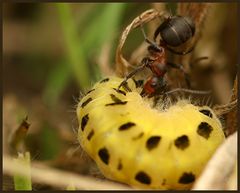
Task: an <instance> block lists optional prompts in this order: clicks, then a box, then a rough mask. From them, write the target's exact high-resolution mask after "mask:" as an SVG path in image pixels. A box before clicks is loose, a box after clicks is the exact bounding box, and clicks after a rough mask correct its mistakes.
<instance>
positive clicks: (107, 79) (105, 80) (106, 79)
mask: <svg viewBox="0 0 240 193" xmlns="http://www.w3.org/2000/svg"><path fill="white" fill-rule="evenodd" d="M108 81H109V78H105V79H103V80H101V81H100V82H99V83H104V82H108Z"/></svg>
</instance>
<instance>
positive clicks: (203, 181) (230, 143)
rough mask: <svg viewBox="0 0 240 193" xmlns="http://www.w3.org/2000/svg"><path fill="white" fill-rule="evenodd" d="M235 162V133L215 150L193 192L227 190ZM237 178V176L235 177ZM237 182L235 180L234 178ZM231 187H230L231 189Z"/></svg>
mask: <svg viewBox="0 0 240 193" xmlns="http://www.w3.org/2000/svg"><path fill="white" fill-rule="evenodd" d="M236 162H237V132H235V133H234V134H233V135H231V136H229V137H228V138H227V139H226V141H225V142H224V143H223V144H222V145H221V146H220V147H219V148H218V149H217V151H216V152H215V154H214V155H213V157H212V158H211V160H210V161H209V162H208V164H207V165H206V167H205V169H204V171H203V173H202V174H201V176H200V177H199V179H198V180H197V182H196V183H195V185H194V187H193V190H227V189H228V182H229V180H233V179H231V178H230V176H231V175H232V174H233V173H234V172H235V171H234V169H235V165H236ZM236 176H237V175H236ZM234 181H235V182H236V181H237V178H234ZM232 188H233V187H231V189H232Z"/></svg>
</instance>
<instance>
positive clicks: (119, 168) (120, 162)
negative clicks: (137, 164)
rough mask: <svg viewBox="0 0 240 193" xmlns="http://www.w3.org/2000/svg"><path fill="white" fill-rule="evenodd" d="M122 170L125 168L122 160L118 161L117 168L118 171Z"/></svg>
mask: <svg viewBox="0 0 240 193" xmlns="http://www.w3.org/2000/svg"><path fill="white" fill-rule="evenodd" d="M122 168H123V165H122V160H121V159H120V160H119V161H118V167H117V169H118V170H121V169H122Z"/></svg>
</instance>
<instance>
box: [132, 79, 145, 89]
mask: <svg viewBox="0 0 240 193" xmlns="http://www.w3.org/2000/svg"><path fill="white" fill-rule="evenodd" d="M132 79H133V81H134V83H135V86H136V88H139V87H141V86H143V83H144V80H135V79H134V78H132Z"/></svg>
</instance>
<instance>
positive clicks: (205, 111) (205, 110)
mask: <svg viewBox="0 0 240 193" xmlns="http://www.w3.org/2000/svg"><path fill="white" fill-rule="evenodd" d="M199 112H201V113H202V114H204V115H207V116H208V117H210V118H212V117H213V115H212V113H211V112H210V111H209V110H207V109H202V110H200V111H199Z"/></svg>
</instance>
